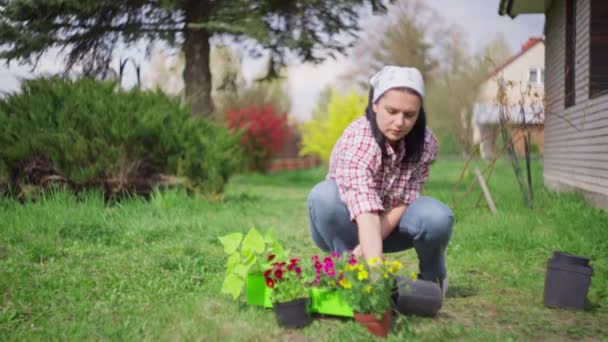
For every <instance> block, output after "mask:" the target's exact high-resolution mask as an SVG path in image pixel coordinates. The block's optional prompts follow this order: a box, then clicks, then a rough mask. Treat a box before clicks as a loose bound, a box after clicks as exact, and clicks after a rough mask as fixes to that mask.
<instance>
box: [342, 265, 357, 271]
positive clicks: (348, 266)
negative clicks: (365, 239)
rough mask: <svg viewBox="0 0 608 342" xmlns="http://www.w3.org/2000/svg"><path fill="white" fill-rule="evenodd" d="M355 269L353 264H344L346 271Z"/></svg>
mask: <svg viewBox="0 0 608 342" xmlns="http://www.w3.org/2000/svg"><path fill="white" fill-rule="evenodd" d="M356 269H357V267H355V266H353V265H350V264H349V265H346V268H345V270H346V272H352V271H354V270H356Z"/></svg>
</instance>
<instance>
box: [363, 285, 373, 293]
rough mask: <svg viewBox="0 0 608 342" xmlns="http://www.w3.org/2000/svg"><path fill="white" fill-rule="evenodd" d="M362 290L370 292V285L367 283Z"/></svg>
mask: <svg viewBox="0 0 608 342" xmlns="http://www.w3.org/2000/svg"><path fill="white" fill-rule="evenodd" d="M363 290H364V291H365V292H367V293H371V292H372V286H371V285H367V286H366V287H364V288H363Z"/></svg>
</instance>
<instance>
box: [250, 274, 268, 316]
mask: <svg viewBox="0 0 608 342" xmlns="http://www.w3.org/2000/svg"><path fill="white" fill-rule="evenodd" d="M270 291H272V290H271V289H269V288H268V287H267V286H266V280H265V279H264V276H262V275H254V274H250V275H248V276H247V282H246V287H245V298H246V301H247V304H249V305H257V306H263V307H265V308H272V301H271V299H270Z"/></svg>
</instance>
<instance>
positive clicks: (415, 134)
mask: <svg viewBox="0 0 608 342" xmlns="http://www.w3.org/2000/svg"><path fill="white" fill-rule="evenodd" d="M401 89H404V90H406V91H408V92H411V93H413V94H416V95H418V96H420V95H419V94H418V93H417V92H416V91H414V90H411V89H409V88H401ZM373 97H374V88H373V87H370V90H369V99H368V102H367V108H366V109H365V117H366V118H367V120H368V121H369V124H370V126H371V128H372V134H373V135H374V138H375V139H376V142H377V143H378V145H379V146H380V150H381V151H382V157H386V156H388V152H387V151H386V139H385V138H384V135H383V134H382V132H381V131H380V128H378V122H377V121H376V113H375V112H374V109H373ZM425 133H426V113H425V112H424V107H423V106H421V107H420V113H419V115H418V119H416V122H415V123H414V127H412V130H411V131H410V132H409V133H408V134H407V135H406V136H405V137H404V138H403V139H404V140H405V156H403V162H412V163H417V162H419V161H420V158H421V157H422V152H423V150H424V135H425Z"/></svg>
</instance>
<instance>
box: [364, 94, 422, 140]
mask: <svg viewBox="0 0 608 342" xmlns="http://www.w3.org/2000/svg"><path fill="white" fill-rule="evenodd" d="M421 106H422V102H421V100H420V97H419V96H418V95H415V94H413V93H411V92H409V91H406V90H402V89H389V90H388V91H386V92H385V93H384V94H383V95H382V96H381V97H380V99H378V101H376V103H374V104H373V107H372V108H373V110H374V112H376V121H377V123H378V128H379V129H380V132H382V134H383V135H384V137H385V138H386V140H387V141H388V142H389V143H390V144H391V145H393V146H396V144H397V142H399V140H401V139H403V137H405V136H406V135H407V134H408V133H409V132H410V131H411V130H412V128H413V127H414V124H415V123H416V120H417V119H418V115H419V114H420V107H421Z"/></svg>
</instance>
